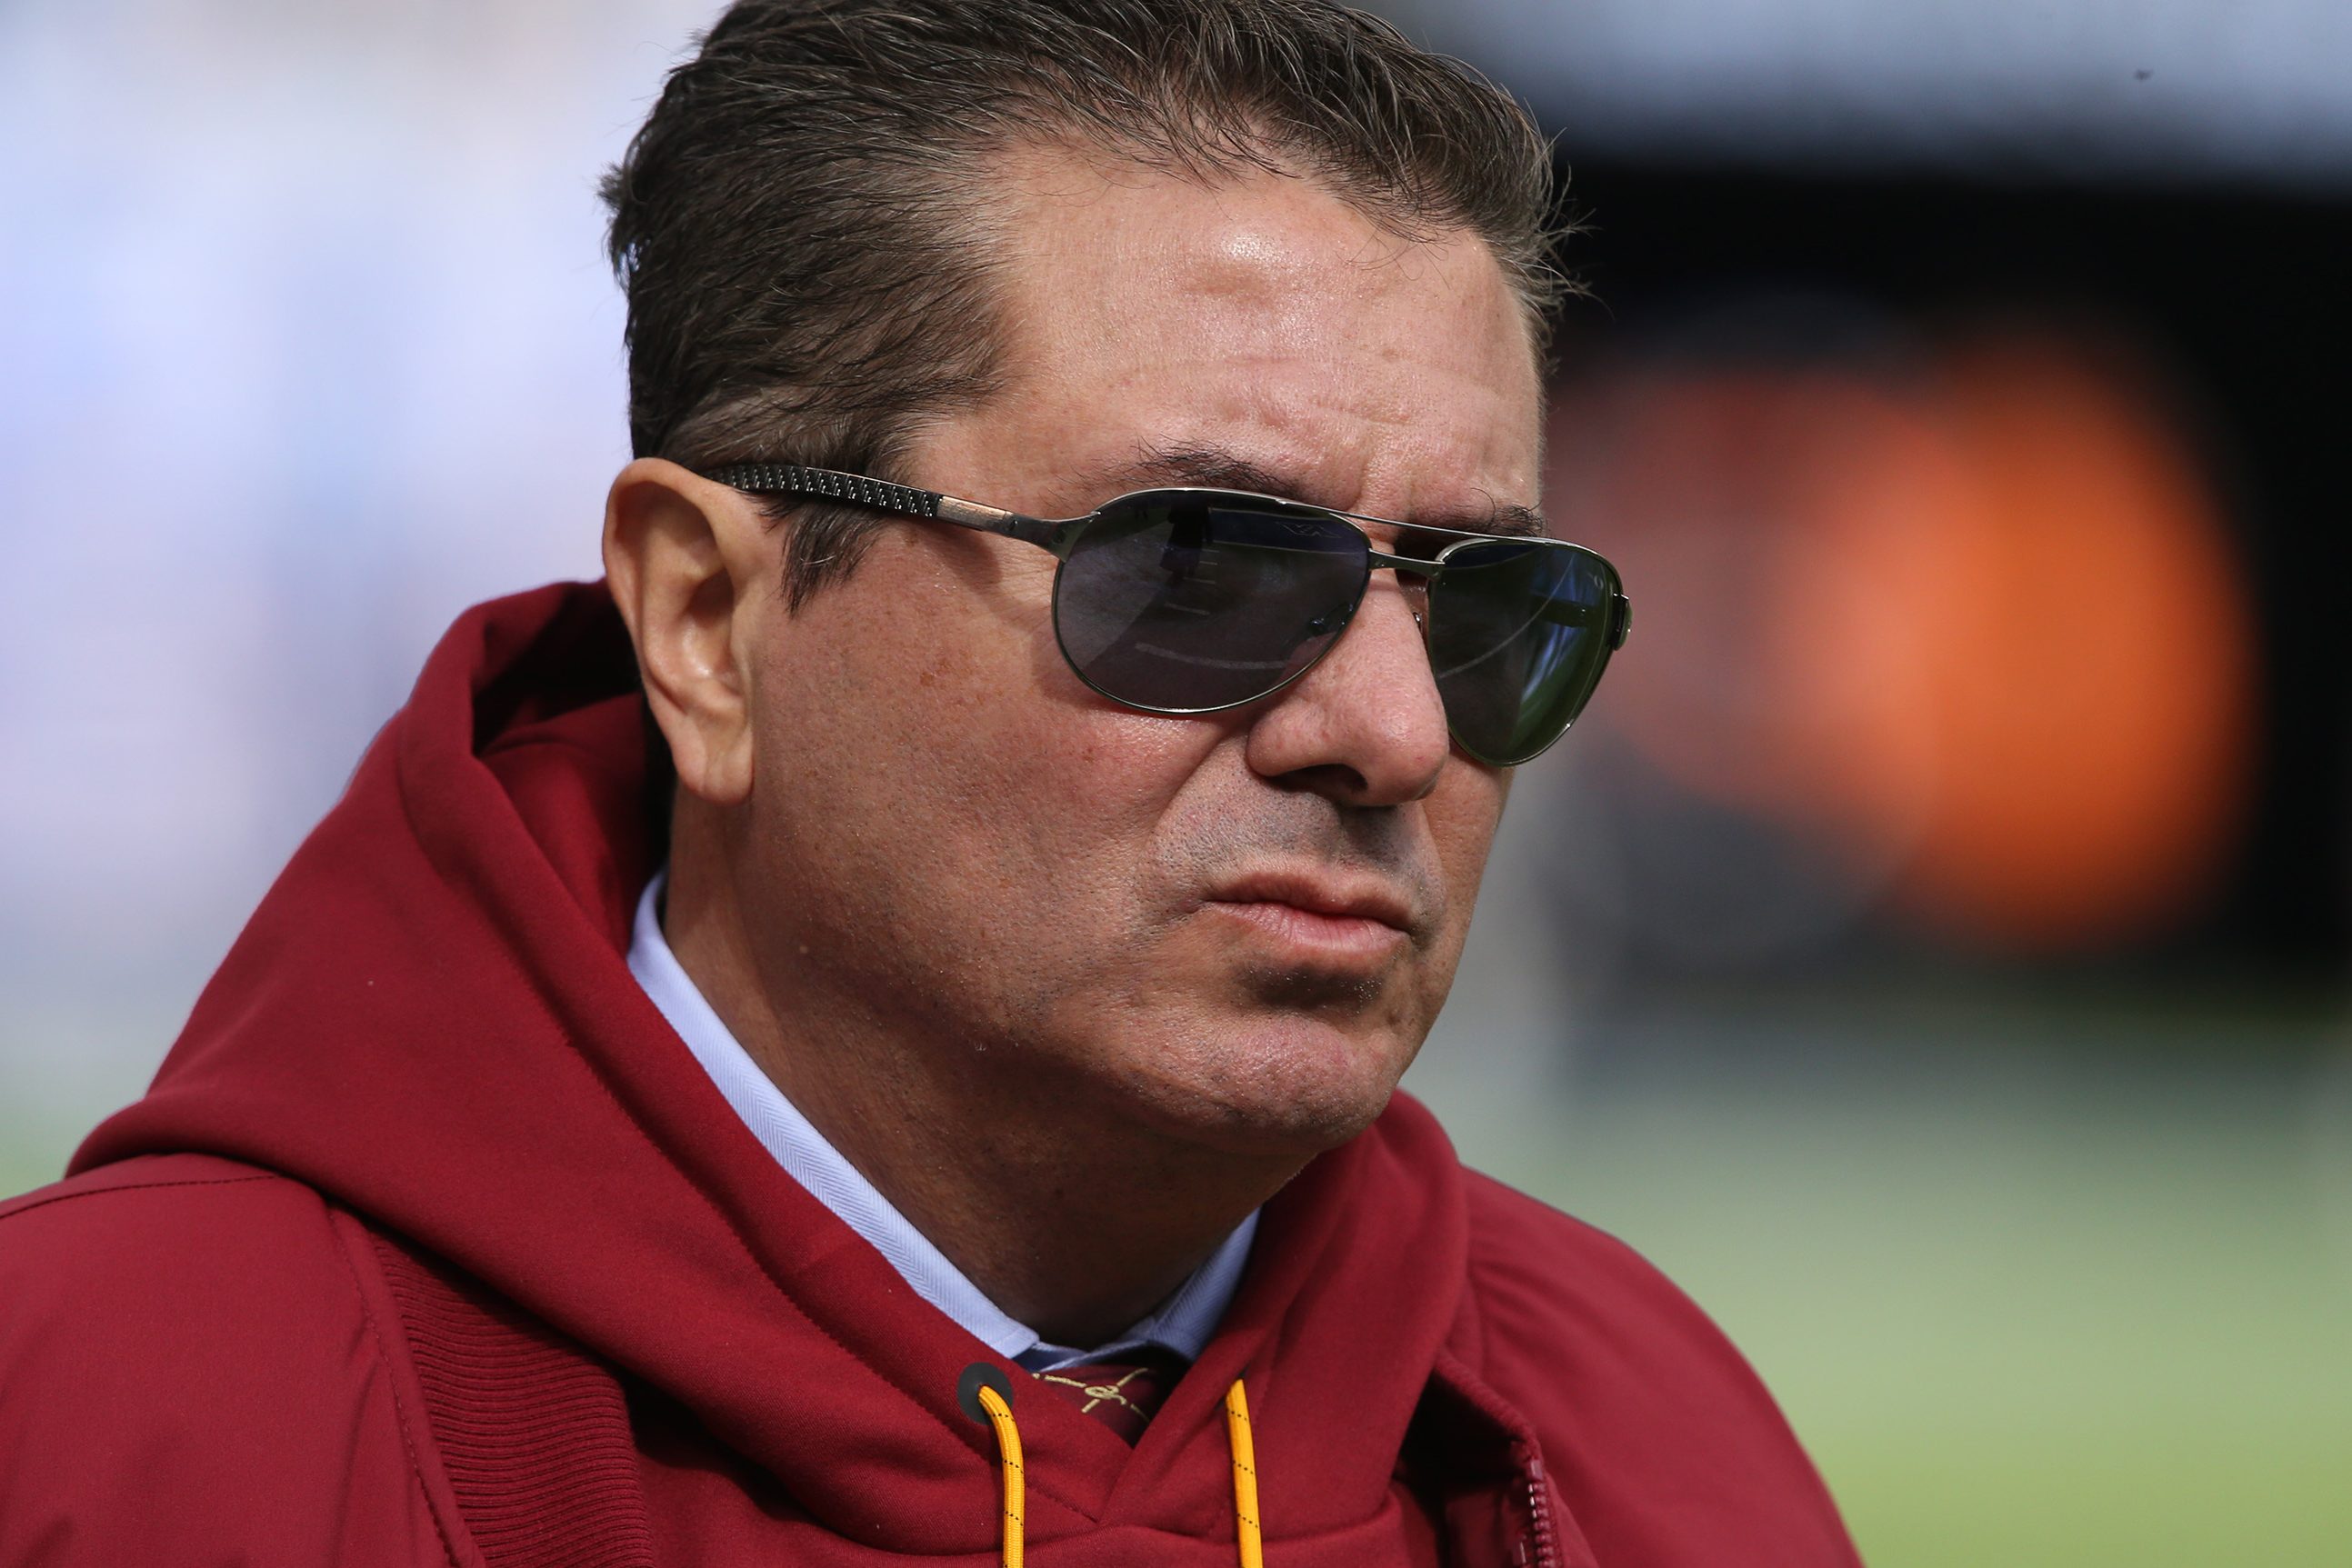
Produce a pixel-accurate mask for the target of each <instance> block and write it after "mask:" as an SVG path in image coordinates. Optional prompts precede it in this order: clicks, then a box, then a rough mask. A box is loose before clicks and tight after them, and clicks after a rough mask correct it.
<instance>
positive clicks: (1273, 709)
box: [735, 154, 1539, 1153]
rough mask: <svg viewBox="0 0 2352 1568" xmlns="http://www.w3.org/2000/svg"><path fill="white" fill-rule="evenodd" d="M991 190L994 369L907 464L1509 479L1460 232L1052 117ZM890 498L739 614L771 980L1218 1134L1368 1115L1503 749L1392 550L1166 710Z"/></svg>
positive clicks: (970, 494)
mask: <svg viewBox="0 0 2352 1568" xmlns="http://www.w3.org/2000/svg"><path fill="white" fill-rule="evenodd" d="M1008 186H1009V199H1008V201H1007V203H1006V205H1005V207H1004V208H1003V211H1002V213H1001V218H1002V222H1003V232H1004V233H1005V234H1006V235H1009V236H1010V240H1009V243H1008V246H1007V251H1008V254H1009V255H1010V257H1011V260H1010V262H1009V264H1008V267H1007V270H1006V273H1005V276H1004V278H1003V298H1004V308H1005V310H1006V313H1007V316H1006V321H1007V344H1008V350H1009V362H1008V364H1007V370H1008V372H1009V379H1008V382H1007V384H1006V388H1005V390H1004V391H1003V392H1002V393H1000V394H999V395H997V396H996V397H994V398H993V399H992V400H991V401H990V402H988V403H987V404H986V405H985V406H983V407H981V408H979V409H976V410H973V411H971V412H968V413H961V414H958V415H955V416H953V417H951V418H950V419H948V420H946V421H945V422H944V423H939V424H936V425H934V426H933V427H931V428H929V430H928V431H927V432H926V433H924V434H922V435H921V436H920V437H919V439H918V440H917V441H916V443H915V444H914V445H913V447H912V449H911V452H910V454H909V459H908V462H907V464H906V465H905V467H904V470H903V472H902V473H900V474H898V475H897V476H896V477H900V478H904V479H906V480H908V481H909V482H911V483H914V484H917V485H920V486H925V487H928V488H931V489H936V490H940V491H943V492H945V493H947V494H950V495H954V496H960V497H966V498H968V499H971V500H976V501H980V502H983V503H985V504H987V505H990V506H995V507H1008V508H1012V509H1014V510H1018V511H1022V512H1025V513H1029V514H1031V515H1033V516H1042V517H1070V516H1075V515H1078V514H1082V513H1085V512H1087V511H1088V510H1091V509H1092V508H1093V507H1096V506H1097V505H1098V504H1100V503H1101V502H1102V501H1104V500H1106V499H1108V497H1112V496H1114V495H1117V494H1119V493H1120V492H1122V491H1126V490H1131V489H1138V488H1145V487H1149V486H1155V485H1161V484H1171V483H1173V484H1183V483H1223V484H1226V485H1229V486H1233V487H1237V488H1247V489H1255V490H1265V491H1269V492H1272V493H1275V494H1279V495H1283V496H1287V497H1296V498H1297V499H1301V500H1305V501H1309V502H1313V503H1316V504H1318V505H1322V506H1327V507H1338V508H1343V509H1346V510H1349V511H1354V512H1362V513H1368V514H1371V515H1374V516H1381V517H1401V518H1412V519H1414V520H1418V521H1424V522H1433V523H1450V524H1453V525H1455V526H1459V527H1467V528H1476V527H1479V526H1480V523H1481V521H1482V519H1484V518H1486V517H1488V516H1489V515H1490V514H1491V512H1492V510H1493V508H1494V507H1495V506H1496V504H1497V503H1522V504H1525V503H1531V502H1532V501H1533V500H1534V499H1535V494H1534V491H1535V486H1536V482H1537V472H1538V400H1539V389H1538V378H1537V373H1536V369H1535V364H1534V360H1533V356H1532V353H1531V350H1530V345H1529V340H1528V332H1527V329H1526V327H1525V325H1524V320H1523V317H1522V315H1521V312H1520V309H1519V307H1518V305H1517V302H1516V300H1515V298H1513V296H1512V294H1511V291H1510V289H1509V287H1507V283H1506V281H1505V279H1504V277H1503V273H1502V271H1501V268H1500V267H1498V265H1497V264H1496V261H1495V259H1494V257H1493V256H1492V255H1491V253H1489V252H1488V251H1487V250H1486V247H1485V246H1483V245H1481V244H1480V243H1479V242H1477V241H1476V240H1475V239H1474V238H1470V237H1464V236H1452V235H1449V236H1445V237H1440V238H1437V239H1434V240H1432V241H1428V242H1412V241H1404V240H1400V239H1398V238H1396V237H1394V236H1392V235H1388V234H1385V233H1383V232H1382V231H1381V230H1380V229H1379V228H1378V227H1376V226H1375V225H1372V224H1371V223H1370V222H1369V221H1367V220H1366V219H1365V218H1363V217H1362V216H1360V214H1357V213H1355V212H1354V211H1352V210H1351V209H1349V207H1347V206H1346V205H1344V204H1341V203H1339V201H1337V200H1335V199H1334V198H1332V197H1330V196H1329V195H1327V194H1325V193H1323V192H1322V191H1321V190H1319V189H1318V187H1316V186H1315V185H1314V184H1312V183H1309V182H1307V181H1305V180H1298V179H1280V178H1276V177H1273V176H1270V175H1265V174H1252V175H1249V176H1247V177H1241V178H1236V179H1234V180H1232V181H1230V182H1227V183H1220V184H1218V185H1217V186H1215V187H1214V188H1212V189H1203V188H1202V187H1201V186H1199V185H1196V184H1193V183H1187V182H1183V181H1180V180H1176V179H1171V178H1166V177H1162V176H1160V175H1157V174H1153V173H1149V172H1143V171H1140V170H1138V169H1134V168H1131V167H1118V168H1113V169H1109V170H1108V171H1106V170H1100V169H1097V168H1095V167H1092V166H1090V165H1088V164H1086V163H1083V162H1078V161H1076V160H1075V159H1072V158H1067V157H1063V156H1058V155H1057V156H1047V155H1044V154H1038V155H1034V156H1033V157H1031V158H1029V159H1027V160H1025V161H1024V162H1022V163H1021V164H1020V165H1019V166H1018V167H1017V168H1016V169H1015V170H1014V171H1013V173H1012V175H1011V176H1010V178H1009V180H1008ZM882 526H883V528H884V530H885V531H884V533H883V536H882V537H881V538H879V539H878V540H877V542H876V544H875V546H874V548H873V549H872V550H871V552H870V553H869V554H868V555H867V556H866V559H865V561H864V562H863V564H862V565H861V566H860V567H859V568H858V570H856V572H855V573H854V574H852V575H851V576H850V577H849V578H848V579H847V580H845V581H844V582H841V583H839V584H838V585H835V586H832V587H829V588H827V589H825V590H824V591H822V592H820V593H819V594H818V595H816V596H815V598H814V599H813V600H811V601H809V602H808V603H807V604H806V605H805V606H803V608H802V609H801V610H800V611H798V612H792V613H789V614H788V613H787V612H785V611H784V610H783V609H782V606H781V603H762V604H761V606H760V607H759V609H758V614H759V616H760V620H759V622H757V627H758V635H757V641H756V643H755V644H754V646H755V648H756V652H755V653H754V654H753V665H752V672H751V685H752V691H751V705H752V713H753V724H754V747H755V750H754V754H753V762H754V770H755V771H754V782H753V785H752V790H751V800H750V802H749V810H748V811H746V812H745V813H742V814H741V817H740V828H739V834H738V837H737V839H736V841H735V852H736V855H737V862H736V864H737V873H738V876H737V881H738V887H739V895H740V897H742V898H743V900H744V901H745V903H746V904H747V906H748V907H747V914H748V915H749V916H750V920H751V933H752V938H753V942H754V946H755V947H756V948H757V949H758V951H757V955H756V957H757V961H758V963H759V965H760V968H761V981H762V983H763V985H765V986H766V988H768V991H769V994H770V995H771V997H772V998H775V999H776V1002H777V1005H778V1007H779V1010H780V1012H782V1013H783V1014H784V1015H785V1016H786V1018H787V1019H789V1018H790V1016H791V1015H792V1013H793V1009H794V1007H795V998H808V999H810V1000H822V1001H823V1002H824V1003H825V1004H826V1006H827V1007H828V1008H829V1009H843V1008H846V1009H852V1010H853V1011H854V1012H856V1014H857V1015H859V1016H861V1018H862V1019H863V1020H864V1021H866V1022H870V1023H872V1024H875V1025H878V1026H881V1027H884V1028H887V1029H890V1030H895V1031H898V1038H903V1039H912V1040H920V1041H922V1042H923V1045H922V1049H925V1050H927V1051H937V1052H939V1053H941V1054H940V1062H941V1065H942V1066H944V1067H945V1068H947V1070H949V1071H951V1072H956V1073H970V1074H977V1075H983V1076H986V1077H988V1078H989V1079H990V1081H991V1082H992V1085H993V1086H995V1087H999V1088H1002V1087H1003V1085H1004V1084H1005V1083H1007V1082H1017V1083H1019V1084H1021V1085H1023V1086H1024V1091H1025V1092H1032V1093H1034V1094H1038V1095H1051V1096H1054V1097H1055V1099H1056V1101H1057V1103H1060V1104H1061V1105H1063V1106H1070V1105H1087V1106H1089V1107H1091V1113H1093V1114H1096V1115H1097V1116H1099V1117H1101V1118H1102V1119H1103V1120H1104V1122H1105V1124H1108V1125H1118V1124H1125V1125H1129V1126H1134V1125H1137V1124H1142V1125H1147V1126H1150V1127H1151V1128H1153V1129H1156V1130H1157V1131H1158V1132H1159V1133H1160V1134H1164V1135H1172V1136H1175V1137H1178V1138H1181V1139H1184V1140H1187V1141H1191V1142H1194V1143H1199V1144H1204V1145H1210V1146H1216V1147H1223V1148H1230V1149H1234V1150H1235V1151H1237V1152H1239V1151H1244V1150H1246V1151H1252V1152H1258V1153H1265V1152H1267V1151H1272V1150H1292V1151H1300V1152H1311V1151H1312V1150H1314V1149H1316V1148H1319V1147H1323V1146H1327V1145H1330V1144H1333V1143H1336V1142H1339V1141H1340V1140H1343V1139H1345V1138H1347V1137H1349V1136H1350V1135H1352V1134H1354V1133H1356V1132H1357V1131H1359V1130H1360V1129H1361V1128H1362V1127H1363V1126H1364V1125H1365V1124H1367V1123H1368V1122H1369V1121H1370V1119H1371V1118H1372V1117H1374V1116H1375V1115H1377V1114H1378V1113H1379V1112H1380V1110H1381V1107H1382V1106H1383V1105H1384V1104H1385V1103H1387V1100H1388V1096H1389V1093H1390V1091H1391V1089H1393V1088H1394V1086H1395V1084H1396V1081H1397V1079H1398V1077H1399V1076H1400V1075H1401V1074H1402V1072H1403V1071H1404V1069H1405V1067H1406V1066H1407V1065H1408V1064H1409V1063H1410V1062H1411V1061H1412V1056H1413V1053H1414V1052H1415V1051H1417V1050H1418V1049H1419V1048H1420V1045H1421V1042H1422V1040H1423V1037H1424V1035H1425V1034H1426V1033H1427V1031H1428V1030H1429V1026H1430V1024H1431V1022H1432V1020H1433V1019H1434V1018H1435V1016H1436V1013H1437V1010H1438V1008H1439V1006H1440V1004H1441V1003H1442V1002H1443V1001H1444V997H1445V993H1446V989H1447V988H1448V986H1449V985H1450V983H1451V981H1452V978H1453V975H1454V964H1455V960H1456V958H1457V956H1459V954H1460V951H1461V947H1462V942H1463V937H1464V936H1465V931H1466V928H1467V926H1468V923H1469V919H1470V912H1471V904H1472V902H1473V900H1474V898H1475V894H1476V891H1477V886H1478V879H1479V874H1480V872H1481V870H1482V869H1483V867H1484V865H1485V862H1486V852H1487V848H1488V845H1489V843H1490V841H1491V840H1492V837H1493V833H1494V831H1495V826H1496V820H1497V818H1498V816H1499V815H1500V813H1501V810H1502V806H1503V799H1504V795H1505V792H1506V789H1507V778H1506V776H1505V775H1503V774H1501V773H1499V772H1498V771H1496V769H1493V768H1487V767H1486V766H1484V765H1482V764H1480V763H1477V762H1475V761H1473V760H1471V759H1470V758H1466V757H1465V756H1463V755H1462V754H1460V753H1458V752H1455V751H1453V750H1452V749H1451V748H1450V747H1449V744H1448V741H1447V737H1446V731H1445V721H1444V713H1443V711H1442V709H1441V708H1440V706H1439V703H1438V697H1437V693H1436V690H1435V688H1434V686H1433V684H1432V678H1431V674H1430V670H1429V664H1428V660H1427V657H1426V655H1425V653H1423V648H1422V643H1421V639H1420V634H1419V632H1418V631H1417V629H1416V626H1415V623H1414V622H1413V619H1412V612H1411V606H1410V604H1409V601H1408V600H1407V598H1406V596H1405V594H1404V592H1403V591H1402V590H1401V588H1400V586H1399V584H1398V583H1397V581H1396V580H1395V578H1394V576H1393V574H1391V573H1388V572H1378V573H1375V574H1374V577H1373V580H1372V585H1371V587H1370V591H1369V592H1368V593H1367V595H1366V597H1365V600H1364V602H1363V605H1362V608H1361V609H1360V611H1359V612H1358V613H1357V616H1356V619H1355V621H1354V622H1353V623H1352V624H1351V625H1350V627H1349V630H1348V632H1347V633H1346V634H1345V636H1344V637H1342V638H1341V640H1340V641H1339V643H1338V645H1337V646H1336V647H1335V648H1334V649H1333V650H1332V651H1331V652H1330V653H1328V655H1327V656H1326V657H1325V658H1324V660H1323V661H1322V663H1320V664H1318V665H1317V666H1316V667H1315V668H1314V669H1313V670H1312V671H1310V672H1309V673H1308V674H1307V675H1306V676H1305V677H1304V678H1303V679H1301V680H1299V681H1298V682H1297V684H1295V685H1291V686H1290V687H1288V688H1287V689H1286V690H1284V691H1283V692H1281V693H1278V694H1276V695H1274V696H1272V697H1269V698H1266V699H1265V700H1263V701H1261V702H1258V703H1255V704H1254V705H1251V706H1247V707H1244V708H1241V709H1237V710H1234V711H1231V712H1226V713H1219V714H1213V715H1208V716H1199V717H1181V718H1171V717H1160V716H1148V715H1143V714H1137V713H1133V712H1129V711H1128V710H1125V709H1122V708H1119V707H1117V706H1113V705H1111V704H1110V703H1108V702H1107V701H1106V700H1105V699H1103V698H1101V697H1099V696H1097V695H1095V694H1094V693H1093V692H1091V691H1089V690H1088V689H1087V687H1086V686H1085V685H1082V684H1081V683H1080V682H1079V681H1078V679H1077V677H1076V675H1074V674H1072V673H1071V672H1070V670H1069V668H1068V667H1067V666H1066V664H1064V662H1063V660H1062V657H1061V654H1060V653H1059V652H1058V650H1057V647H1056V644H1055V637H1054V631H1053V625H1052V619H1051V596H1052V586H1053V574H1054V569H1055V560H1054V559H1053V557H1051V556H1050V555H1048V554H1046V553H1045V551H1043V550H1039V549H1034V547H1030V546H1026V545H1022V544H1018V543H1015V542H1013V541H1011V540H1007V539H1003V538H993V537H990V536H985V535H981V534H975V533H971V532H969V531H966V530H963V529H959V528H950V527H946V526H941V525H935V524H928V523H919V522H908V523H889V524H884V525H882ZM1378 534H1379V530H1377V529H1376V530H1375V536H1376V537H1375V543H1376V545H1379V544H1383V543H1386V542H1387V541H1385V540H1382V539H1381V538H1379V537H1378Z"/></svg>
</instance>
